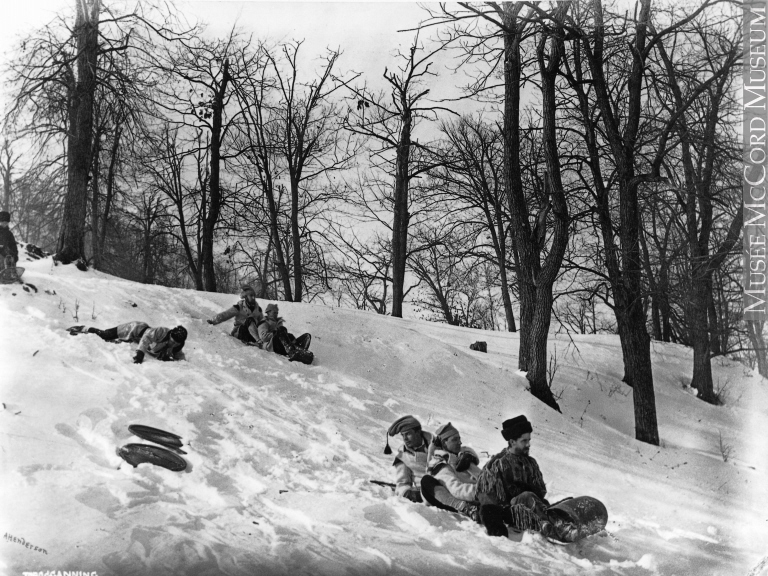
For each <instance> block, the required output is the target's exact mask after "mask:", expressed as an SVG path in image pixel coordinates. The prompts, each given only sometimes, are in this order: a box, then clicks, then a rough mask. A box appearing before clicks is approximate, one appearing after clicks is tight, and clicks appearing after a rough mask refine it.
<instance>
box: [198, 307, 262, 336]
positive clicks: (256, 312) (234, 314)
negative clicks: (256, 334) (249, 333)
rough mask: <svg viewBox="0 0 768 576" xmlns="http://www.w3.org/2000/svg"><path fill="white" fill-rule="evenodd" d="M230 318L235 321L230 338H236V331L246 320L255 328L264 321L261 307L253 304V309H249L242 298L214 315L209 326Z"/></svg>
mask: <svg viewBox="0 0 768 576" xmlns="http://www.w3.org/2000/svg"><path fill="white" fill-rule="evenodd" d="M230 318H234V319H235V326H234V327H233V328H232V332H231V334H232V336H235V337H236V336H237V333H238V331H239V330H240V326H241V325H243V324H244V323H245V322H246V320H248V318H252V319H253V322H254V327H255V326H258V325H259V323H260V322H261V321H262V320H263V319H264V314H262V312H261V306H259V303H258V302H255V303H254V307H253V308H251V307H249V306H248V304H247V303H246V301H245V298H243V299H242V300H240V301H239V302H238V303H237V304H235V305H233V306H232V307H231V308H227V309H226V310H224V311H223V312H219V313H218V314H216V316H214V317H213V318H211V324H220V323H221V322H224V321H226V320H229V319H230Z"/></svg>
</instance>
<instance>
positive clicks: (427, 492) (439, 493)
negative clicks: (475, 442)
mask: <svg viewBox="0 0 768 576" xmlns="http://www.w3.org/2000/svg"><path fill="white" fill-rule="evenodd" d="M427 460H428V464H427V474H426V475H425V476H424V477H422V479H421V493H422V495H423V497H424V499H425V500H426V501H427V502H428V503H430V504H432V505H433V506H437V507H438V508H441V509H444V510H450V511H454V512H460V513H462V514H465V515H467V516H469V517H470V518H472V519H473V520H475V521H478V511H479V506H478V503H477V501H476V499H477V479H478V477H479V476H480V468H479V467H478V464H479V463H480V459H479V458H478V456H477V453H476V452H475V451H474V450H473V449H472V448H469V447H468V446H463V445H462V443H461V434H459V431H458V430H457V429H456V428H455V427H454V426H453V425H452V424H451V423H450V422H448V423H447V424H444V425H443V426H440V428H438V429H437V430H436V431H435V436H434V439H433V440H432V443H431V444H430V446H429V450H428V453H427Z"/></svg>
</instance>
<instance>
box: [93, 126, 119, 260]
mask: <svg viewBox="0 0 768 576" xmlns="http://www.w3.org/2000/svg"><path fill="white" fill-rule="evenodd" d="M121 132H122V130H121V128H120V126H116V127H115V136H114V140H113V142H112V151H111V156H110V158H109V169H108V170H107V194H106V197H105V199H104V215H103V216H102V217H101V231H100V232H99V240H98V244H97V250H96V251H94V267H95V268H96V269H97V270H101V266H102V265H103V259H104V245H105V244H106V242H107V224H108V222H109V212H110V210H112V199H113V198H114V190H115V166H116V164H117V151H118V148H119V146H120V134H121ZM97 254H98V257H97Z"/></svg>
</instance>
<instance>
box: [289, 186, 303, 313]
mask: <svg viewBox="0 0 768 576" xmlns="http://www.w3.org/2000/svg"><path fill="white" fill-rule="evenodd" d="M291 244H292V245H293V301H294V302H301V298H302V295H303V291H304V274H303V273H302V264H301V234H300V230H299V182H298V180H297V179H295V178H293V177H291Z"/></svg>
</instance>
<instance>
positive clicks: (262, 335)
mask: <svg viewBox="0 0 768 576" xmlns="http://www.w3.org/2000/svg"><path fill="white" fill-rule="evenodd" d="M279 313H280V310H279V308H278V307H277V304H267V307H266V308H265V309H264V319H263V320H262V321H261V323H260V324H259V325H258V328H257V330H258V334H259V340H260V341H261V342H262V343H263V348H264V350H269V351H270V352H275V353H276V354H281V355H283V356H288V357H289V358H291V357H292V356H293V355H294V354H295V353H296V351H297V350H308V349H309V344H310V342H311V339H312V336H310V335H309V334H302V335H301V336H299V337H298V338H296V337H295V336H294V335H293V334H291V333H290V332H288V329H287V328H286V327H285V320H284V319H283V318H281V317H280V316H278V314H279Z"/></svg>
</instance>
